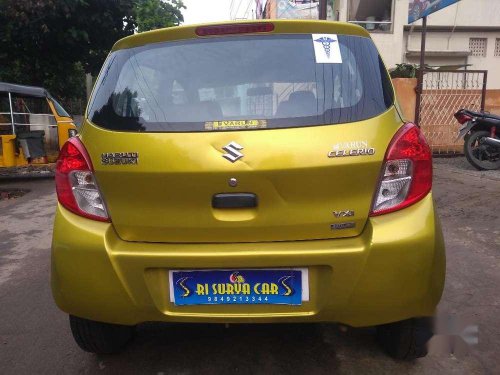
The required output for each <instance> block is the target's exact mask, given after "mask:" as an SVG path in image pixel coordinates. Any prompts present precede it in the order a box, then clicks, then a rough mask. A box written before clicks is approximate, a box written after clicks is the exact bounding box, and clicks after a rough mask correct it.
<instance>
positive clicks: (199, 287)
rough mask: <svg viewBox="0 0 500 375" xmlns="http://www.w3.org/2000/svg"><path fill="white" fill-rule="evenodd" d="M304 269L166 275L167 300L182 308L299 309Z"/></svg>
mask: <svg viewBox="0 0 500 375" xmlns="http://www.w3.org/2000/svg"><path fill="white" fill-rule="evenodd" d="M307 271H308V270H307V269H303V268H301V269H242V270H193V271H170V275H169V276H170V277H169V279H170V280H169V282H170V300H171V302H173V303H175V304H176V305H178V306H186V305H216V304H219V305H260V304H281V305H301V304H302V301H307V300H309V285H308V272H307Z"/></svg>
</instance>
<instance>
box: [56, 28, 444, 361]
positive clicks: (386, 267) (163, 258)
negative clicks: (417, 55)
mask: <svg viewBox="0 0 500 375" xmlns="http://www.w3.org/2000/svg"><path fill="white" fill-rule="evenodd" d="M56 185H57V196H58V200H59V204H58V207H57V214H56V219H55V225H54V236H53V244H52V290H53V294H54V298H55V300H56V302H57V305H58V306H59V307H60V308H61V309H62V310H63V311H65V312H67V313H68V314H70V325H71V329H72V332H73V335H74V337H75V339H76V342H77V343H78V345H79V346H80V347H81V348H82V349H84V350H87V351H90V352H96V353H110V352H115V351H118V350H119V349H121V348H122V347H123V346H124V345H125V344H126V343H127V342H128V341H129V340H130V339H131V338H132V336H133V335H132V334H133V329H134V328H133V327H134V326H135V325H137V324H139V323H141V322H146V321H162V322H199V323H277V322H283V323H284V322H287V323H289V322H337V323H341V324H345V325H349V326H353V327H365V326H377V329H378V337H379V339H380V342H381V343H382V345H383V347H384V348H385V350H386V351H387V352H388V353H389V354H391V355H392V356H394V357H396V358H405V359H409V358H415V357H418V356H422V355H425V342H426V341H427V340H428V339H429V337H430V335H431V331H430V329H429V324H428V322H429V319H427V318H428V317H431V316H432V315H433V313H434V310H435V307H436V305H437V303H438V301H439V299H440V297H441V293H442V290H443V283H444V275H445V252H444V244H443V237H442V232H441V228H440V224H439V220H438V217H437V215H436V211H435V207H434V203H433V198H432V194H431V187H432V157H431V151H430V149H429V146H428V145H427V143H426V141H425V139H424V137H423V136H422V133H421V131H420V129H419V128H418V127H417V126H415V125H413V124H411V123H405V122H404V121H403V120H402V116H401V113H400V111H399V109H398V107H397V105H396V103H395V98H394V92H393V88H392V85H391V81H390V78H389V75H388V74H387V70H386V68H385V67H384V64H383V62H382V60H381V58H380V56H379V54H378V52H377V49H376V47H375V45H374V43H373V42H372V40H371V39H370V36H369V34H368V33H367V32H366V31H365V30H364V29H363V28H361V27H358V26H355V25H351V24H345V23H337V22H323V21H260V22H251V23H248V22H247V23H231V24H217V25H198V26H182V27H173V28H169V29H163V30H157V31H152V32H147V33H142V34H137V35H133V36H130V37H127V38H125V39H122V40H120V41H118V42H117V43H116V44H115V46H114V47H113V49H112V51H111V53H110V55H109V57H108V58H107V60H106V62H105V64H104V67H103V68H102V71H101V73H100V76H99V78H98V80H97V83H96V86H95V88H94V91H93V94H92V97H91V100H90V102H89V105H88V108H87V113H86V116H85V120H84V123H83V125H82V127H81V131H80V134H79V136H78V137H75V138H71V139H70V140H69V141H68V142H67V143H66V145H65V146H64V148H63V150H62V152H61V156H60V158H59V160H58V162H57V172H56Z"/></svg>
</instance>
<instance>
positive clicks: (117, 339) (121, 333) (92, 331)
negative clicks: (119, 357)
mask: <svg viewBox="0 0 500 375" xmlns="http://www.w3.org/2000/svg"><path fill="white" fill-rule="evenodd" d="M69 323H70V327H71V332H72V334H73V338H74V339H75V341H76V343H77V344H78V346H79V347H80V348H82V349H83V350H85V351H86V352H90V353H95V354H112V353H117V352H119V351H121V350H122V349H123V348H124V347H125V346H126V345H127V344H128V343H129V342H130V341H131V340H132V338H133V336H134V331H135V327H134V326H125V325H119V324H110V323H103V322H96V321H93V320H88V319H83V318H78V317H76V316H73V315H70V316H69Z"/></svg>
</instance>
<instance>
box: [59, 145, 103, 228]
mask: <svg viewBox="0 0 500 375" xmlns="http://www.w3.org/2000/svg"><path fill="white" fill-rule="evenodd" d="M56 191H57V199H58V200H59V203H61V205H62V206H63V207H64V208H66V209H68V210H70V211H71V212H73V213H75V214H77V215H80V216H83V217H86V218H88V219H92V220H99V221H110V219H109V215H108V212H107V210H106V206H105V204H104V200H103V199H102V194H101V192H100V191H99V188H98V187H97V183H96V180H95V176H94V173H93V167H92V162H91V161H90V157H89V155H88V154H87V151H86V150H85V147H84V146H83V144H82V142H81V141H80V139H79V138H76V137H75V138H70V139H68V141H67V142H66V143H65V144H64V146H63V147H62V149H61V152H60V153H59V158H58V159H57V164H56Z"/></svg>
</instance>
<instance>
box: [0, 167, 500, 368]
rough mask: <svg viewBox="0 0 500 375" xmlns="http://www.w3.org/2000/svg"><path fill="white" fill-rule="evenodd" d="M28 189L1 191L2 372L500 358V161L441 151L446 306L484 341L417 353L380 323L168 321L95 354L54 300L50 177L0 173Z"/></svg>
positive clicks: (464, 363)
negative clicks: (482, 168) (382, 337)
mask: <svg viewBox="0 0 500 375" xmlns="http://www.w3.org/2000/svg"><path fill="white" fill-rule="evenodd" d="M13 188H16V189H26V190H30V192H29V193H27V194H26V195H24V196H23V197H21V198H17V199H11V200H0V373H2V374H28V373H30V374H31V373H39V374H54V373H61V374H66V373H68V374H73V373H78V374H94V373H102V374H114V373H116V374H129V373H130V374H132V373H134V374H136V373H145V374H198V373H206V374H235V373H236V374H249V373H258V374H262V373H265V374H277V373H290V374H292V373H293V374H298V373H307V374H333V373H340V374H361V373H362V374H381V373H396V372H397V373H425V374H450V373H451V374H488V373H491V374H493V373H497V371H498V370H497V369H498V368H499V367H500V357H499V355H498V354H499V353H500V340H499V339H498V337H500V293H499V289H500V172H499V171H494V172H478V171H475V170H473V169H472V168H471V167H470V166H469V165H468V164H467V162H466V161H465V160H464V159H463V158H452V159H436V160H435V182H434V196H435V199H436V202H437V206H438V210H439V213H440V217H441V220H442V224H443V229H444V234H445V241H446V245H447V278H446V286H445V292H444V295H443V298H442V301H441V303H440V306H439V311H440V313H441V314H448V315H450V316H455V317H456V316H463V317H465V316H467V317H469V320H471V321H472V322H473V323H475V324H477V325H478V326H479V333H478V339H479V343H478V344H477V345H475V346H473V347H471V348H470V350H469V354H468V355H467V356H455V355H452V354H431V355H429V356H428V357H426V358H424V359H420V360H417V361H415V362H411V363H400V362H396V361H393V360H391V359H389V358H388V357H386V356H385V355H384V354H383V353H382V352H381V350H380V349H379V348H378V346H377V345H376V343H375V340H374V336H373V330H372V329H348V330H347V331H346V332H344V331H343V330H341V329H339V327H338V326H336V325H329V324H321V325H309V324H303V325H289V324H286V325H285V324H283V325H279V324H276V325H235V326H229V327H228V328H226V327H224V326H222V325H185V324H184V325H169V324H158V323H148V324H144V325H141V326H140V327H139V328H138V332H137V337H136V340H135V342H134V343H133V344H132V345H130V347H128V348H127V349H126V351H125V352H124V353H121V354H118V355H113V356H96V355H92V354H89V353H85V352H83V351H81V350H80V349H79V348H78V347H77V346H76V344H75V343H74V342H73V339H72V337H71V333H70V331H69V324H68V319H67V316H66V315H65V314H64V313H62V312H60V311H59V310H58V309H57V308H56V306H55V305H54V303H53V301H52V296H51V292H50V286H49V277H50V276H49V272H50V241H51V231H52V220H53V213H54V207H55V202H56V197H55V193H54V182H53V180H50V179H48V180H18V181H9V182H7V181H0V190H2V189H13Z"/></svg>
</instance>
